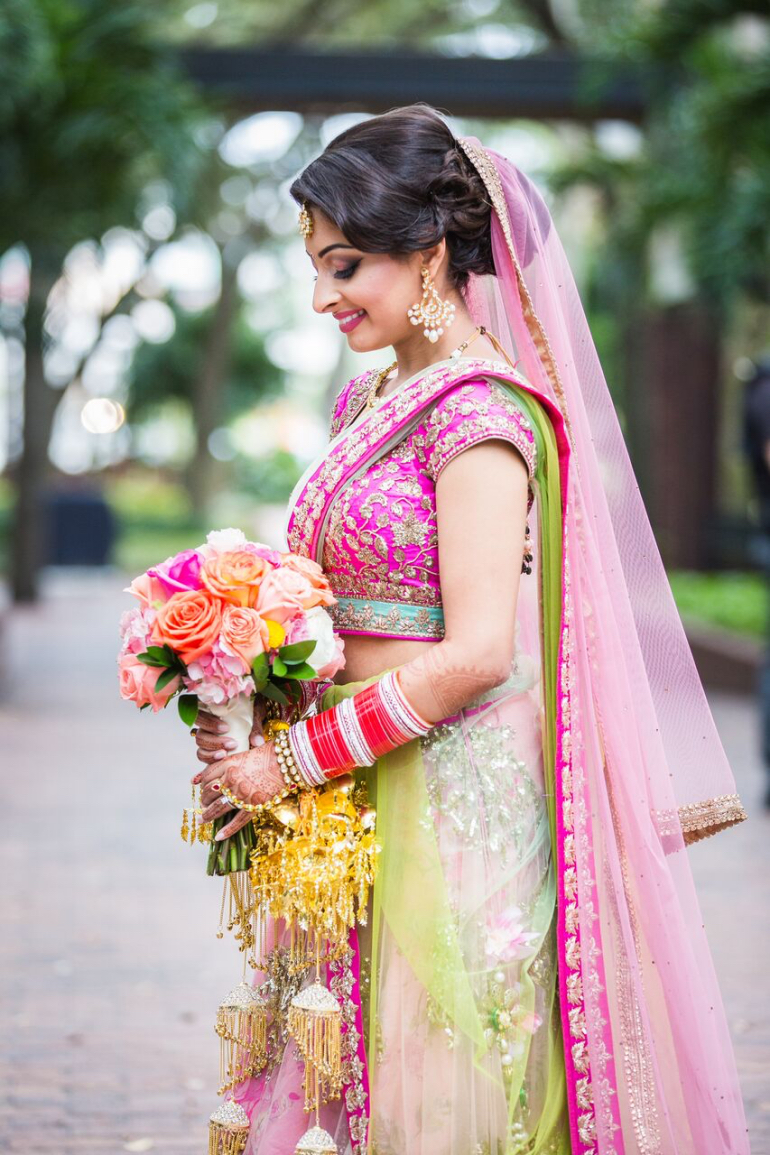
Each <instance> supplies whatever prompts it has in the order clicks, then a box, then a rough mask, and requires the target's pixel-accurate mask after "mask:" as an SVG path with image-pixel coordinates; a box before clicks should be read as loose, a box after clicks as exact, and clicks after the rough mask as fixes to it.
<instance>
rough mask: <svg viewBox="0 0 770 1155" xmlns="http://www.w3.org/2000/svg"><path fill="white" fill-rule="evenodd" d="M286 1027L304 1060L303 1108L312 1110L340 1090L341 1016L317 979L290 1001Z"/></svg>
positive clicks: (327, 992) (333, 998)
mask: <svg viewBox="0 0 770 1155" xmlns="http://www.w3.org/2000/svg"><path fill="white" fill-rule="evenodd" d="M288 1028H289V1034H290V1035H291V1037H292V1038H293V1039H294V1041H295V1043H296V1044H297V1048H298V1050H299V1053H300V1055H301V1056H302V1058H303V1059H304V1060H305V1110H306V1111H312V1110H313V1108H314V1107H317V1105H318V1103H319V1102H321V1101H322V1102H324V1103H327V1102H328V1101H329V1099H335V1098H337V1096H338V1095H339V1094H340V1091H341V1089H342V1053H341V1052H342V1029H341V1028H342V1015H341V1013H340V1007H339V1003H338V1002H337V1000H336V999H335V997H334V995H333V994H332V993H331V991H327V989H326V987H323V986H321V983H320V982H319V980H318V979H316V981H315V982H314V983H313V984H312V986H309V987H305V989H304V990H302V991H300V992H299V994H298V995H295V996H294V998H293V999H292V1000H291V1003H290V1005H289V1017H288Z"/></svg>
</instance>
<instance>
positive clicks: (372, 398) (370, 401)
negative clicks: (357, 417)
mask: <svg viewBox="0 0 770 1155" xmlns="http://www.w3.org/2000/svg"><path fill="white" fill-rule="evenodd" d="M486 332H487V330H486V329H485V328H484V326H483V325H479V326H478V328H477V329H476V332H475V333H471V335H470V337H468V339H467V340H465V341H463V343H462V345H458V346H457V348H456V349H453V350H452V352H451V353H450V354H449V357H450V358H451V359H453V360H456V359H457V358H458V357H461V356H462V355H463V353H464V352H465V350H466V349H467V348H468V346H469V345H470V343H471V342H472V341H475V340H476V338H477V337H480V336H482V335H483V334H484V333H486ZM397 367H398V362H397V361H394V362H393V364H392V365H388V367H387V369H380V370H379V371H378V372H377V374H376V376H375V378H374V382H373V383H372V387H371V389H370V390H369V393H368V395H367V398H366V407H367V409H373V408H374V406H375V404H376V402H377V401H379V399H380V397H379V393H380V389H382V386H383V384H384V383H385V380H386V378H388V377H389V376H390V375H391V373H392V372H393V370H394V369H396V368H397Z"/></svg>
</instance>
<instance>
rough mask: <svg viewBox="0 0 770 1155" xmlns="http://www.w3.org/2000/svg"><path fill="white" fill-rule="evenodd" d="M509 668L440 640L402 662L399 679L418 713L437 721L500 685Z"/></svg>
mask: <svg viewBox="0 0 770 1155" xmlns="http://www.w3.org/2000/svg"><path fill="white" fill-rule="evenodd" d="M512 660H513V655H511V661H512ZM509 668H510V667H509ZM508 672H509V671H507V672H502V671H501V670H500V669H498V668H497V667H496V666H493V665H492V664H491V662H485V661H481V662H478V661H477V662H473V661H470V660H469V656H468V654H466V653H464V652H463V650H462V649H460V648H458V647H455V646H452V645H451V644H448V643H439V644H438V645H436V646H432V647H431V648H430V649H429V650H427V651H425V653H422V654H420V655H419V656H418V657H417V658H414V659H413V660H412V661H411V662H407V663H406V665H404V666H401V667H400V668H399V672H398V680H399V683H400V685H401V689H402V690H403V692H404V696H405V697H406V699H407V701H408V702H409V703H410V704H411V705H412V706H413V707H414V709H415V710H416V711H417V713H418V714H420V716H421V717H423V718H425V720H426V721H428V722H434V723H435V722H440V721H442V719H444V718H449V717H451V716H452V715H453V714H456V713H457V711H458V710H460V709H462V707H463V706H467V705H468V703H469V702H471V701H473V699H474V698H477V697H478V695H479V694H482V693H484V692H485V691H486V690H491V689H493V688H494V687H495V686H499V685H500V683H501V682H503V681H504V680H505V678H506V677H507V674H508Z"/></svg>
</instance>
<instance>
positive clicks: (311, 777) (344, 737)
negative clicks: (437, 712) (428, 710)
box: [289, 672, 431, 786]
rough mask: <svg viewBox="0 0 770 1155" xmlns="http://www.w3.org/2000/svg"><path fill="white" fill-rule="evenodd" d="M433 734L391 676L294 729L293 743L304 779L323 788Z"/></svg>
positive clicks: (428, 724)
mask: <svg viewBox="0 0 770 1155" xmlns="http://www.w3.org/2000/svg"><path fill="white" fill-rule="evenodd" d="M430 728H431V724H430V723H428V722H425V721H424V719H422V718H420V716H419V714H417V712H416V711H415V710H414V709H413V707H412V706H411V705H410V704H409V702H408V701H407V699H406V698H405V697H404V693H403V691H402V689H401V686H400V685H399V683H398V680H397V678H396V676H395V674H394V673H393V672H389V673H387V674H385V675H384V676H383V677H382V678H380V680H379V681H378V682H375V683H373V684H372V685H371V686H367V688H366V689H365V690H361V691H360V692H359V693H358V694H354V695H353V696H352V697H350V698H346V699H344V700H343V701H342V702H339V703H338V704H337V705H336V706H334V707H333V708H332V709H330V710H322V711H321V712H320V713H318V714H314V715H313V716H312V717H310V718H306V719H304V720H303V721H301V722H297V723H295V725H294V726H292V727H291V730H290V731H289V740H290V743H291V748H292V751H293V754H294V759H295V761H296V763H297V766H298V768H299V770H300V774H301V776H302V777H303V778H304V780H305V781H306V782H307V783H308V785H311V786H319V785H321V784H322V783H323V782H324V781H326V780H327V779H328V778H334V777H337V775H339V774H345V773H347V772H348V771H350V770H352V769H354V768H355V767H356V766H370V765H371V764H372V763H373V762H374V761H376V760H377V759H378V758H381V757H382V756H383V755H384V754H387V753H388V752H389V751H390V750H394V749H396V748H397V747H398V746H403V745H404V743H405V742H410V741H411V740H412V739H413V738H417V737H419V736H420V735H422V734H426V733H427V732H428V730H429V729H430Z"/></svg>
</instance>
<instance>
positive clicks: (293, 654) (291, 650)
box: [278, 638, 318, 666]
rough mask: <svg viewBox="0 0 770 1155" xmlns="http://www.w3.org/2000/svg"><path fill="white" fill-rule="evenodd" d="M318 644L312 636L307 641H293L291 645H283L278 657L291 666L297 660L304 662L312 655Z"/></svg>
mask: <svg viewBox="0 0 770 1155" xmlns="http://www.w3.org/2000/svg"><path fill="white" fill-rule="evenodd" d="M317 644H318V643H317V642H316V641H315V640H314V639H312V638H311V639H310V640H309V641H307V642H292V643H291V645H290V646H281V648H280V650H279V651H278V657H279V658H280V659H281V661H282V662H285V663H286V664H287V666H291V665H293V664H294V663H295V662H304V661H305V660H306V658H309V657H310V655H311V654H312V652H313V650H314V649H315V648H316V646H317Z"/></svg>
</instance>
